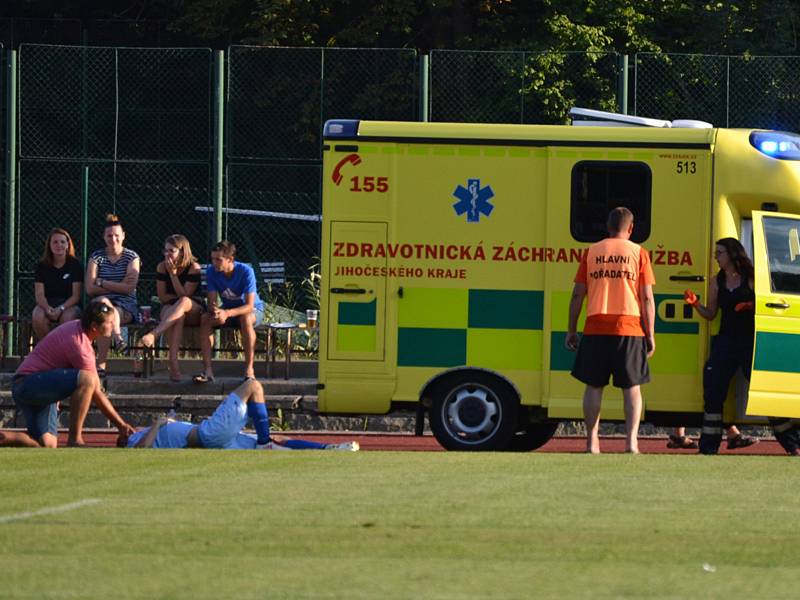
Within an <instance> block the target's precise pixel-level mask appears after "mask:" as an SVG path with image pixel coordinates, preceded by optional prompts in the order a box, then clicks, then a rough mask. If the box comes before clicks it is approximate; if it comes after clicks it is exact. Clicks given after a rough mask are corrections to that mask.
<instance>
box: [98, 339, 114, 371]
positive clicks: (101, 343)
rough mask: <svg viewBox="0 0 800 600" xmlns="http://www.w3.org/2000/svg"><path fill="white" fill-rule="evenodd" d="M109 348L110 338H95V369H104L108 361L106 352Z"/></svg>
mask: <svg viewBox="0 0 800 600" xmlns="http://www.w3.org/2000/svg"><path fill="white" fill-rule="evenodd" d="M109 348H111V338H110V337H99V338H97V368H98V369H105V368H106V361H107V360H108V350H109Z"/></svg>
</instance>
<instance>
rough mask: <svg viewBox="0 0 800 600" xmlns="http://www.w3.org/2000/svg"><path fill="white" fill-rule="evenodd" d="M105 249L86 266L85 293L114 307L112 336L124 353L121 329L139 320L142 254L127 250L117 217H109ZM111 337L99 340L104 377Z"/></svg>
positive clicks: (96, 252)
mask: <svg viewBox="0 0 800 600" xmlns="http://www.w3.org/2000/svg"><path fill="white" fill-rule="evenodd" d="M103 239H104V240H105V243H106V245H105V247H104V248H100V249H99V250H97V251H95V252H94V253H92V255H91V256H90V257H89V264H88V265H86V293H87V294H88V295H89V296H90V297H91V298H105V299H106V300H108V301H109V302H111V304H112V305H113V306H114V329H113V332H112V334H111V337H112V338H113V340H114V343H115V345H116V348H117V349H118V350H120V351H121V352H124V351H125V350H126V349H127V346H126V344H125V343H124V341H123V339H122V335H121V334H120V327H121V326H122V325H126V324H128V323H133V322H136V321H138V320H139V308H138V306H137V305H136V284H137V283H139V269H140V261H139V255H138V254H136V252H134V251H133V250H131V249H129V248H125V247H124V246H123V245H122V243H123V242H124V241H125V231H124V230H123V229H122V223H120V221H119V218H117V216H116V215H106V226H105V230H104V231H103ZM110 346H111V338H105V337H101V338H98V340H97V372H98V374H99V375H100V376H101V377H102V376H103V375H105V369H106V360H107V359H108V350H109V348H110Z"/></svg>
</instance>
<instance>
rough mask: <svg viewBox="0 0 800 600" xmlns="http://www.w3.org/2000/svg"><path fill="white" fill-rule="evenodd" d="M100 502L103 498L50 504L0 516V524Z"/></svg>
mask: <svg viewBox="0 0 800 600" xmlns="http://www.w3.org/2000/svg"><path fill="white" fill-rule="evenodd" d="M100 502H102V500H100V499H99V498H86V499H85V500H78V501H77V502H70V503H69V504H61V505H60V506H50V507H47V508H41V509H39V510H33V511H30V512H21V513H17V514H15V515H6V516H4V517H2V516H0V524H2V523H12V522H14V521H24V520H25V519H31V518H33V517H40V516H42V515H52V514H55V513H62V512H67V511H68V510H75V509H76V508H81V507H83V506H89V505H91V504H98V503H100Z"/></svg>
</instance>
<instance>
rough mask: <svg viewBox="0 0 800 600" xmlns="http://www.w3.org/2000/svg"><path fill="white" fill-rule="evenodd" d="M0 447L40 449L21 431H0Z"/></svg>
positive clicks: (36, 443) (34, 441)
mask: <svg viewBox="0 0 800 600" xmlns="http://www.w3.org/2000/svg"><path fill="white" fill-rule="evenodd" d="M0 446H6V447H18V448H41V446H40V445H39V443H38V442H37V441H36V440H34V439H33V438H32V437H31V436H29V435H28V434H27V433H23V432H21V431H0Z"/></svg>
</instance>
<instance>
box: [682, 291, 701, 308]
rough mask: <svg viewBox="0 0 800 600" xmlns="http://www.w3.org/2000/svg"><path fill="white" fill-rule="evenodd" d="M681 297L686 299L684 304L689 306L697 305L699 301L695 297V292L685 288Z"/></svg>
mask: <svg viewBox="0 0 800 600" xmlns="http://www.w3.org/2000/svg"><path fill="white" fill-rule="evenodd" d="M683 299H684V300H686V304H688V305H690V306H697V304H698V303H699V302H700V301H699V300H698V299H697V294H695V293H694V292H693V291H692V290H686V291H685V292H683Z"/></svg>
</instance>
